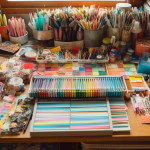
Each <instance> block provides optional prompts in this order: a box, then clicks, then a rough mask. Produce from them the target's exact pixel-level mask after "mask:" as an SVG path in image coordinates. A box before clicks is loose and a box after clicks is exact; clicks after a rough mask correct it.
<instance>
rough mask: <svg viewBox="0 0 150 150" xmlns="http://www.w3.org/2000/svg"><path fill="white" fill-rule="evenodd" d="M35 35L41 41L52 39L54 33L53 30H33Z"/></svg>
mask: <svg viewBox="0 0 150 150" xmlns="http://www.w3.org/2000/svg"><path fill="white" fill-rule="evenodd" d="M33 37H34V39H36V40H40V41H45V40H52V39H53V38H54V33H53V30H48V31H38V30H33Z"/></svg>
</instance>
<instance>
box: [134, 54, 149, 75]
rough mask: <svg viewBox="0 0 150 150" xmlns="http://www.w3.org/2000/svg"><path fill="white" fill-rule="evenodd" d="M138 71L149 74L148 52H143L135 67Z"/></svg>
mask: <svg viewBox="0 0 150 150" xmlns="http://www.w3.org/2000/svg"><path fill="white" fill-rule="evenodd" d="M137 72H138V73H143V74H147V75H150V53H146V52H145V53H144V54H143V56H142V58H141V60H140V62H139V65H138V69H137Z"/></svg>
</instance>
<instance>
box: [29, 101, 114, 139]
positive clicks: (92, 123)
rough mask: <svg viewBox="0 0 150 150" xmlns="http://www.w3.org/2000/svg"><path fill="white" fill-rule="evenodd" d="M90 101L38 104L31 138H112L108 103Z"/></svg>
mask: <svg viewBox="0 0 150 150" xmlns="http://www.w3.org/2000/svg"><path fill="white" fill-rule="evenodd" d="M89 100H90V101H88V99H86V101H83V100H82V99H81V100H78V99H75V100H71V101H63V102H61V101H53V102H52V101H46V102H41V101H39V102H37V103H36V105H35V108H34V113H33V118H32V123H31V128H30V134H31V137H53V136H100V135H101V136H102V135H112V123H111V115H110V108H109V102H108V100H106V99H96V100H95V99H92V102H91V99H89ZM42 101H43V99H42Z"/></svg>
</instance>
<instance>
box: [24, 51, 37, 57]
mask: <svg viewBox="0 0 150 150" xmlns="http://www.w3.org/2000/svg"><path fill="white" fill-rule="evenodd" d="M25 57H26V58H29V59H34V58H36V53H35V52H26V53H25Z"/></svg>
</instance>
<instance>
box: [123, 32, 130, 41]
mask: <svg viewBox="0 0 150 150" xmlns="http://www.w3.org/2000/svg"><path fill="white" fill-rule="evenodd" d="M130 39H131V32H130V31H126V30H123V31H122V41H124V42H129V41H130Z"/></svg>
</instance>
